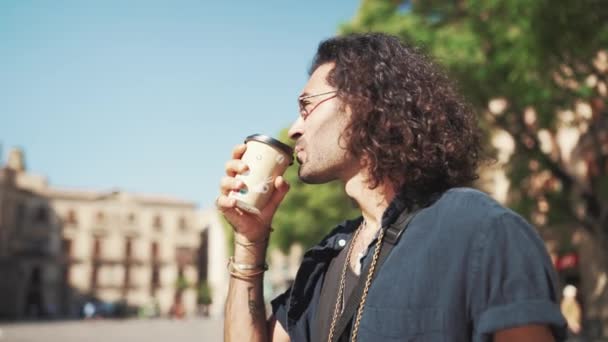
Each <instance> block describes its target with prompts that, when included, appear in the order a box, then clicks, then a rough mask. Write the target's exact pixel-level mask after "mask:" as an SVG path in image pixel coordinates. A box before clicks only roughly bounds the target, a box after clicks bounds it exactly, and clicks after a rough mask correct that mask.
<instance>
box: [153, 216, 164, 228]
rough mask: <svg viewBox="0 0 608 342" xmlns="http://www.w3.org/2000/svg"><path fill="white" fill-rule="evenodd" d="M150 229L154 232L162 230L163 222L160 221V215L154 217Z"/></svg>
mask: <svg viewBox="0 0 608 342" xmlns="http://www.w3.org/2000/svg"><path fill="white" fill-rule="evenodd" d="M152 227H154V230H161V229H163V221H162V219H161V217H160V215H156V216H154V220H153V221H152Z"/></svg>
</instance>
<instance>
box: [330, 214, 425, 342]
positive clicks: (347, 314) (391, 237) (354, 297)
mask: <svg viewBox="0 0 608 342" xmlns="http://www.w3.org/2000/svg"><path fill="white" fill-rule="evenodd" d="M418 210H419V209H415V210H411V211H410V210H404V211H403V212H402V213H401V214H400V215H399V217H398V218H397V220H395V222H394V223H393V224H391V225H390V226H389V227H388V228H386V231H385V232H384V238H383V240H382V245H381V246H380V255H378V261H377V262H376V269H375V270H374V274H373V275H372V279H373V278H375V277H376V274H378V270H379V269H380V267H381V266H382V263H384V260H386V257H387V256H388V254H389V253H390V252H391V250H392V249H393V247H394V246H395V244H397V242H398V241H399V238H400V237H401V234H403V232H404V231H405V229H406V228H407V226H408V224H409V223H410V222H411V221H412V219H413V218H414V216H415V215H416V213H417V212H418ZM370 266H371V262H368V263H367V265H366V266H365V268H364V269H363V270H362V271H361V275H360V276H359V282H358V283H357V286H356V287H355V288H354V289H353V291H352V292H351V294H350V296H348V300H347V301H346V304H345V306H344V311H343V312H342V316H340V319H339V320H338V323H336V330H335V332H334V341H338V340H339V339H340V337H341V336H342V334H343V333H344V331H345V330H346V328H347V327H348V326H349V323H350V321H351V320H352V319H353V317H354V315H355V312H356V311H357V308H358V307H359V302H360V301H361V296H362V295H363V289H364V288H365V282H366V281H367V272H368V271H369V268H370ZM334 341H331V342H334Z"/></svg>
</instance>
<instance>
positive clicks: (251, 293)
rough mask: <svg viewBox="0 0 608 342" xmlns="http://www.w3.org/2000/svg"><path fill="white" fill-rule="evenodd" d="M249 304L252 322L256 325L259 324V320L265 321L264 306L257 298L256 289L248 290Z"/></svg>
mask: <svg viewBox="0 0 608 342" xmlns="http://www.w3.org/2000/svg"><path fill="white" fill-rule="evenodd" d="M247 303H248V304H249V314H250V315H251V320H252V321H253V322H254V323H256V322H258V320H263V319H264V305H263V303H261V302H260V301H259V300H258V299H256V298H255V289H254V288H253V287H248V288H247Z"/></svg>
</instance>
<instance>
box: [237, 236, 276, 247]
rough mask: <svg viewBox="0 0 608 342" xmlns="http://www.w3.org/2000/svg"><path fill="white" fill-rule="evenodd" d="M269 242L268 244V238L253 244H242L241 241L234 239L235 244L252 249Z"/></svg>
mask: <svg viewBox="0 0 608 342" xmlns="http://www.w3.org/2000/svg"><path fill="white" fill-rule="evenodd" d="M267 242H268V238H265V239H264V240H260V241H252V242H240V241H239V240H237V239H236V238H234V243H236V244H237V245H239V246H243V247H251V246H255V245H259V244H263V243H267Z"/></svg>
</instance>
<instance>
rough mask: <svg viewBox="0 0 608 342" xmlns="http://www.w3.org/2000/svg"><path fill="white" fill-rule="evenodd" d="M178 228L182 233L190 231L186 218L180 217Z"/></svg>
mask: <svg viewBox="0 0 608 342" xmlns="http://www.w3.org/2000/svg"><path fill="white" fill-rule="evenodd" d="M177 226H178V227H179V229H180V230H181V231H186V230H188V222H187V221H186V218H184V217H180V218H179V221H178V223H177Z"/></svg>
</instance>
